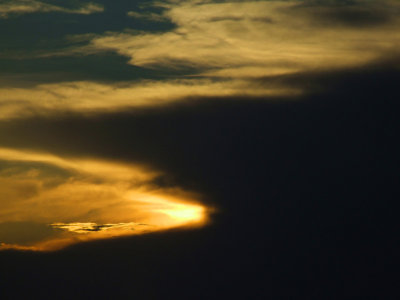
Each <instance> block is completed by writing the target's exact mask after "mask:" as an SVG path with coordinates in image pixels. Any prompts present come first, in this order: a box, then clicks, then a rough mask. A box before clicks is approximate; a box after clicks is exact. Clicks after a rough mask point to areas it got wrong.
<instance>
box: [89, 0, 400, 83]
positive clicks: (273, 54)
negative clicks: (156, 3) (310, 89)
mask: <svg viewBox="0 0 400 300" xmlns="http://www.w3.org/2000/svg"><path fill="white" fill-rule="evenodd" d="M383 4H385V7H386V8H385V9H380V13H381V14H382V15H384V19H385V20H386V22H372V23H371V26H353V25H354V24H355V23H356V20H355V17H354V18H352V20H348V21H346V20H347V19H349V18H350V17H349V16H350V15H354V16H358V19H359V22H360V23H361V22H363V21H362V20H363V19H367V20H372V21H373V18H368V15H370V14H371V13H372V12H373V11H372V9H373V8H374V7H375V6H371V5H368V4H367V2H365V3H364V2H362V3H359V4H354V5H352V6H340V7H338V5H333V4H331V5H330V6H327V5H322V4H320V3H319V2H313V3H312V5H311V3H310V2H307V1H300V2H299V1H256V2H222V3H213V2H211V1H183V2H182V1H179V2H168V3H165V5H166V7H167V11H165V13H164V16H165V17H167V18H169V19H170V20H171V22H173V23H175V24H176V26H177V27H176V29H174V30H172V31H169V32H166V33H141V34H137V33H134V34H130V33H118V32H114V33H112V32H111V33H108V34H106V35H105V36H103V37H96V38H94V39H93V40H92V44H91V45H92V46H94V47H95V48H97V49H99V50H105V49H107V50H113V51H116V52H118V53H119V54H121V55H124V56H127V57H130V59H131V60H130V63H131V64H133V65H137V66H145V67H152V68H181V67H188V66H189V67H192V68H198V69H199V70H203V71H204V70H205V74H207V76H211V75H213V76H222V77H230V76H234V77H237V76H240V74H242V72H243V71H244V72H246V73H252V72H255V74H264V75H271V74H277V73H288V72H297V71H299V70H307V69H315V68H332V67H334V68H338V67H348V66H356V65H360V64H363V63H366V62H368V61H371V60H372V59H374V58H376V57H377V56H379V55H381V54H382V53H384V52H385V51H392V50H393V49H396V47H398V45H399V43H400V40H399V37H398V28H399V24H400V14H399V9H400V4H398V3H395V2H387V1H385V2H384V1H382V5H383ZM388 8H391V9H388ZM330 14H334V15H336V17H335V18H334V17H331V19H330V22H328V23H327V22H326V20H327V18H326V17H324V16H325V15H327V16H330ZM365 14H367V17H366V18H363V16H364V15H365ZM348 17H349V18H348ZM364 23H366V21H365V22H364ZM248 70H251V72H248Z"/></svg>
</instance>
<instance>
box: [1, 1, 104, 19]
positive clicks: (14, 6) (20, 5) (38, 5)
mask: <svg viewBox="0 0 400 300" xmlns="http://www.w3.org/2000/svg"><path fill="white" fill-rule="evenodd" d="M103 11H104V7H103V6H101V5H99V4H96V3H85V4H83V5H82V6H80V7H79V8H66V7H61V6H57V5H52V4H48V3H44V2H40V1H35V0H14V1H6V2H5V3H0V18H8V17H11V16H19V15H24V14H31V13H50V12H61V13H67V14H81V15H89V14H93V13H100V12H103Z"/></svg>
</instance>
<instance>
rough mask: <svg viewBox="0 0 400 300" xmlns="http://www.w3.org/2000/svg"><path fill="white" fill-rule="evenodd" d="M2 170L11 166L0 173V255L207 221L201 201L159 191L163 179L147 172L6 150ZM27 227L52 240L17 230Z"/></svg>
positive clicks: (1, 152) (174, 190) (180, 193)
mask: <svg viewBox="0 0 400 300" xmlns="http://www.w3.org/2000/svg"><path fill="white" fill-rule="evenodd" d="M0 163H8V165H7V164H6V167H3V168H2V171H1V173H0V198H1V199H2V201H1V202H0V244H1V245H0V249H10V248H14V249H30V250H43V251H46V250H56V249H60V248H63V247H65V246H67V245H70V244H73V243H77V242H81V241H87V240H93V239H102V238H111V237H116V236H121V235H132V234H143V233H147V232H153V231H158V230H165V229H169V228H175V227H184V226H200V225H204V224H205V223H206V221H207V211H208V208H206V207H205V206H204V205H202V204H200V203H199V202H198V201H197V200H196V199H197V198H198V196H196V195H194V194H193V193H189V192H187V191H184V190H182V189H180V188H160V187H157V186H155V185H154V184H152V180H153V179H154V178H155V177H156V176H158V175H159V172H154V171H152V170H148V169H146V168H144V167H140V166H135V165H131V164H127V163H124V164H122V163H117V162H110V161H102V160H94V159H91V160H88V159H76V158H61V157H58V156H54V155H51V154H46V153H35V152H29V151H20V150H13V149H5V148H0ZM25 223H29V224H42V225H43V226H47V227H46V228H47V229H49V235H47V236H44V237H43V236H41V238H40V239H39V240H37V239H34V240H31V237H30V236H26V237H25V235H24V234H25V233H24V232H19V233H16V231H15V230H14V231H13V227H15V226H21V224H25ZM2 224H6V225H7V226H1V225H2ZM43 226H42V227H43ZM42 227H40V228H42ZM50 229H51V230H50ZM40 230H43V229H40ZM50 233H51V234H50ZM18 234H20V235H21V237H18V236H15V235H18ZM2 239H3V240H2ZM15 239H17V240H18V241H20V242H19V243H10V242H9V240H10V241H13V240H15Z"/></svg>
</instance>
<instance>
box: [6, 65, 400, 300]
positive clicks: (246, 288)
mask: <svg viewBox="0 0 400 300" xmlns="http://www.w3.org/2000/svg"><path fill="white" fill-rule="evenodd" d="M397 62H398V61H397ZM390 65H391V66H388V64H387V63H386V62H385V63H384V64H375V65H374V66H369V67H365V68H359V69H353V70H345V71H342V72H339V71H336V72H326V73H320V74H315V73H314V74H301V75H300V74H297V75H296V77H292V78H291V79H290V78H289V79H290V80H291V81H292V82H295V81H296V80H299V79H301V84H310V87H311V90H313V92H312V93H309V94H308V95H306V96H301V97H296V98H292V99H287V100H288V101H275V102H274V101H265V100H266V99H265V98H260V99H250V98H243V99H240V98H236V99H232V98H229V99H221V98H220V99H218V101H215V100H217V99H197V101H196V99H191V101H187V102H185V103H181V104H179V105H173V106H166V107H163V108H153V109H141V110H135V111H131V112H125V113H118V114H109V115H103V116H96V117H91V118H85V117H82V116H77V115H75V116H74V115H69V116H68V115H64V116H62V115H59V116H57V117H54V118H52V119H51V118H49V119H31V120H29V122H28V121H27V120H14V121H9V122H4V121H3V122H2V124H1V141H2V143H3V144H4V145H8V146H14V147H25V148H27V147H28V148H29V147H30V148H33V147H35V148H45V149H49V150H50V151H52V152H58V153H68V154H70V155H71V154H74V155H77V156H80V155H84V154H85V153H86V154H87V155H90V156H99V157H109V158H114V159H120V160H125V161H140V162H142V163H145V164H151V165H154V166H157V167H158V168H160V169H162V170H167V171H168V172H169V173H170V174H172V175H171V178H164V180H165V181H162V180H161V179H160V183H159V184H174V183H176V182H179V184H182V185H184V186H188V187H191V188H194V189H198V190H199V191H201V192H202V193H204V194H205V195H207V197H206V199H208V201H212V202H214V203H216V204H218V205H219V206H220V208H221V215H220V216H219V217H217V218H215V219H214V223H213V225H212V226H211V227H209V228H205V229H201V230H194V231H189V232H176V231H172V232H168V233H163V234H151V235H147V236H141V237H136V238H129V239H126V238H125V239H116V240H111V241H108V242H107V241H104V242H96V243H91V244H86V245H80V246H76V247H73V248H70V249H67V250H65V251H63V252H60V253H55V254H51V255H46V256H41V255H34V256H33V255H32V256H29V257H28V256H24V255H21V254H16V253H3V254H2V256H0V259H1V265H2V268H3V270H7V276H4V279H3V280H2V282H4V283H5V284H8V283H11V282H13V280H16V279H18V280H19V281H18V282H24V284H25V285H26V284H27V285H28V286H30V287H31V288H32V290H33V291H38V292H42V294H43V293H44V294H46V295H47V294H50V293H52V292H53V291H57V290H58V289H60V288H63V287H65V281H67V282H68V286H70V287H71V288H73V289H77V290H80V295H84V296H85V297H89V296H90V295H93V294H96V295H97V294H100V295H102V296H104V295H110V296H113V297H119V296H120V297H121V298H123V297H124V296H126V295H131V296H137V297H140V298H141V299H154V298H155V299H161V298H163V297H165V293H166V292H165V291H168V295H171V296H172V298H174V299H186V298H187V295H188V294H190V295H192V296H191V297H192V298H194V299H204V298H211V299H218V298H223V297H227V296H230V297H231V298H232V299H235V298H237V297H238V296H239V297H240V298H248V299H249V298H250V299H257V297H259V296H260V295H262V296H271V295H272V296H273V297H276V298H279V297H282V295H285V296H288V297H299V295H300V296H304V297H306V296H309V295H310V293H312V294H313V295H315V297H312V298H315V299H320V298H321V297H325V296H329V297H331V296H332V295H334V296H336V295H337V296H340V295H343V294H346V295H350V296H351V297H353V296H354V297H356V298H357V297H358V296H359V295H362V296H371V295H373V296H377V297H379V296H382V295H385V296H387V295H389V294H390V295H391V294H392V293H393V286H394V285H393V286H392V283H393V277H392V273H391V272H390V271H388V269H387V268H388V266H392V264H393V262H396V257H397V256H396V255H395V252H393V249H395V242H396V240H397V236H398V234H397V225H398V224H397V223H398V221H397V220H398V218H397V215H396V211H397V210H396V209H394V207H395V204H394V203H395V202H396V201H397V197H396V193H397V181H396V178H397V177H396V174H397V173H398V164H397V163H396V160H397V158H398V153H399V149H398V145H397V140H396V137H397V132H398V129H399V122H398V111H399V104H398V98H399V92H398V82H399V80H400V73H399V70H398V69H396V67H394V66H395V65H396V64H395V61H392V63H391V64H390ZM289 79H287V80H289ZM264 80H265V79H264ZM262 82H263V81H261V83H262ZM261 83H258V84H261ZM270 100H273V99H270ZM280 100H282V99H280ZM293 100H297V101H293ZM93 253H96V255H93ZM116 253H117V255H116ZM16 261H20V264H17V265H16V264H15V262H16ZM13 262H14V263H13ZM39 268H40V270H45V271H46V272H44V271H42V274H44V275H41V276H42V277H41V278H36V277H35V276H34V275H33V274H36V270H38V269H39ZM58 268H59V269H61V270H62V271H57V269H58ZM186 271H187V272H186ZM55 273H56V274H58V277H57V278H56V279H54V276H53V274H55ZM21 274H22V275H21ZM321 274H322V275H323V276H321ZM43 278H45V279H46V280H47V281H46V285H43V284H42V282H41V280H42V279H43ZM60 278H61V279H62V280H60ZM87 278H91V280H89V281H88V280H87ZM116 278H117V280H116ZM31 280H32V282H31ZM49 282H50V283H51V284H50V286H51V287H50V290H49V289H48V283H49ZM82 282H84V286H85V288H86V287H87V289H85V290H82V289H81V285H82ZM132 282H134V283H135V284H136V285H135V288H134V290H133V291H132ZM338 282H341V283H344V284H343V286H342V285H338V284H337V283H338ZM366 282H368V283H369V284H368V285H367V286H366V285H365V283H366ZM43 291H46V292H43ZM193 291H196V293H194V294H192V293H193ZM66 294H68V296H71V295H73V294H74V291H67V292H66ZM210 295H211V296H210Z"/></svg>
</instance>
